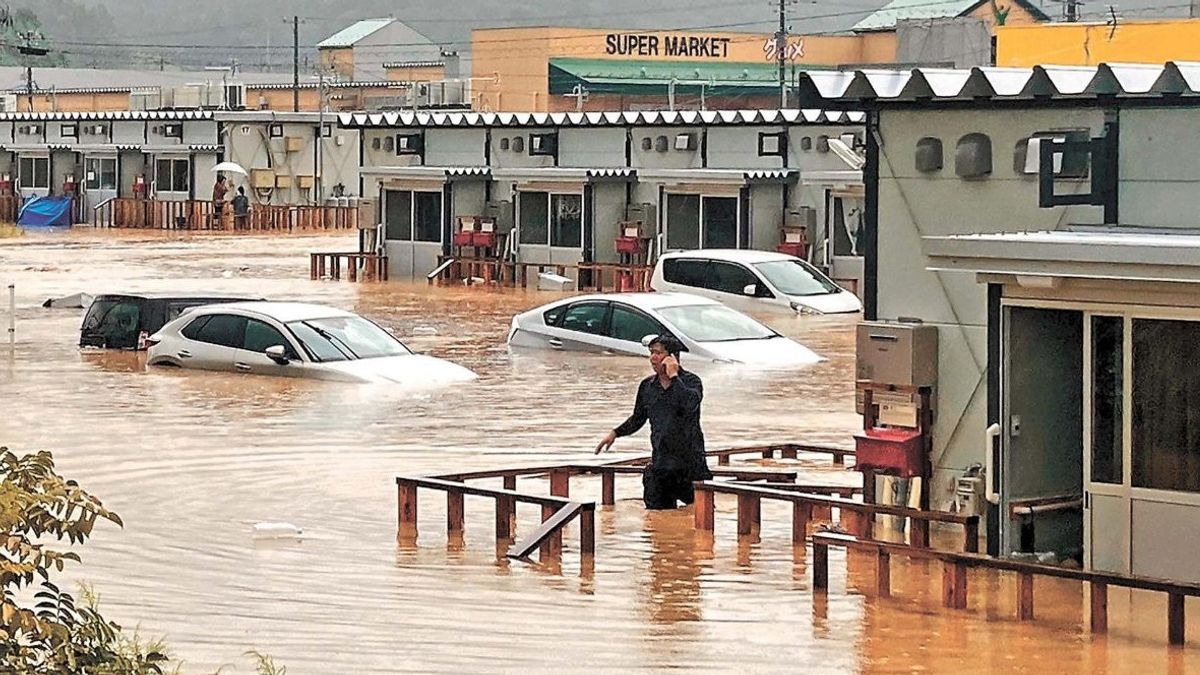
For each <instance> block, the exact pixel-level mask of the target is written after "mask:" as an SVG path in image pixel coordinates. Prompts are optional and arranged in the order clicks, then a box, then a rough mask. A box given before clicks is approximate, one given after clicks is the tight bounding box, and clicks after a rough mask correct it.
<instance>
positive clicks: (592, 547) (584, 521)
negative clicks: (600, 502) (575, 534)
mask: <svg viewBox="0 0 1200 675" xmlns="http://www.w3.org/2000/svg"><path fill="white" fill-rule="evenodd" d="M579 555H581V556H583V557H585V558H588V557H591V556H594V555H596V512H595V511H594V510H592V509H591V508H585V509H584V510H582V511H580V512H579Z"/></svg>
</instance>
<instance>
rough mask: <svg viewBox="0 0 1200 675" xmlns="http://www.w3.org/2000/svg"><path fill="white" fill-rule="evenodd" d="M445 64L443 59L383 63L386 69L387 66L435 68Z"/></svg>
mask: <svg viewBox="0 0 1200 675" xmlns="http://www.w3.org/2000/svg"><path fill="white" fill-rule="evenodd" d="M445 65H446V62H445V61H392V62H389V63H385V64H383V67H384V69H385V70H386V69H389V68H437V67H438V66H445Z"/></svg>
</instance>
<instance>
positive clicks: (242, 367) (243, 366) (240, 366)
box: [233, 361, 250, 373]
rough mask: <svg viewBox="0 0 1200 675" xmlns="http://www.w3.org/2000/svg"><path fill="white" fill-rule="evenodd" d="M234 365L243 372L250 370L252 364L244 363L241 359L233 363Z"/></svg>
mask: <svg viewBox="0 0 1200 675" xmlns="http://www.w3.org/2000/svg"><path fill="white" fill-rule="evenodd" d="M233 367H234V368H237V370H238V372H242V373H248V372H250V366H249V365H248V364H245V363H242V362H240V361H239V362H237V363H235V364H233Z"/></svg>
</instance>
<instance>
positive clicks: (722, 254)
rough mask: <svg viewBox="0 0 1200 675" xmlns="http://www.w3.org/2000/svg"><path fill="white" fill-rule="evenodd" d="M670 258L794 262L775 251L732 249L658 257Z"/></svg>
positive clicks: (788, 256) (715, 249)
mask: <svg viewBox="0 0 1200 675" xmlns="http://www.w3.org/2000/svg"><path fill="white" fill-rule="evenodd" d="M672 258H696V259H703V260H728V261H730V262H740V263H749V264H754V263H764V262H774V261H776V260H796V258H795V256H790V255H787V254H786V253H778V252H776V251H755V250H753V249H733V248H702V249H696V250H694V251H667V252H666V253H663V254H662V255H661V256H659V260H670V259H672Z"/></svg>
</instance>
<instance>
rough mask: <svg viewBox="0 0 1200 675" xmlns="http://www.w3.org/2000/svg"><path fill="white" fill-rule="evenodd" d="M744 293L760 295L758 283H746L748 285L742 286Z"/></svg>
mask: <svg viewBox="0 0 1200 675" xmlns="http://www.w3.org/2000/svg"><path fill="white" fill-rule="evenodd" d="M742 295H748V296H750V297H752V298H753V297H754V296H756V295H758V284H746V286H745V287H744V288H742Z"/></svg>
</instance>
